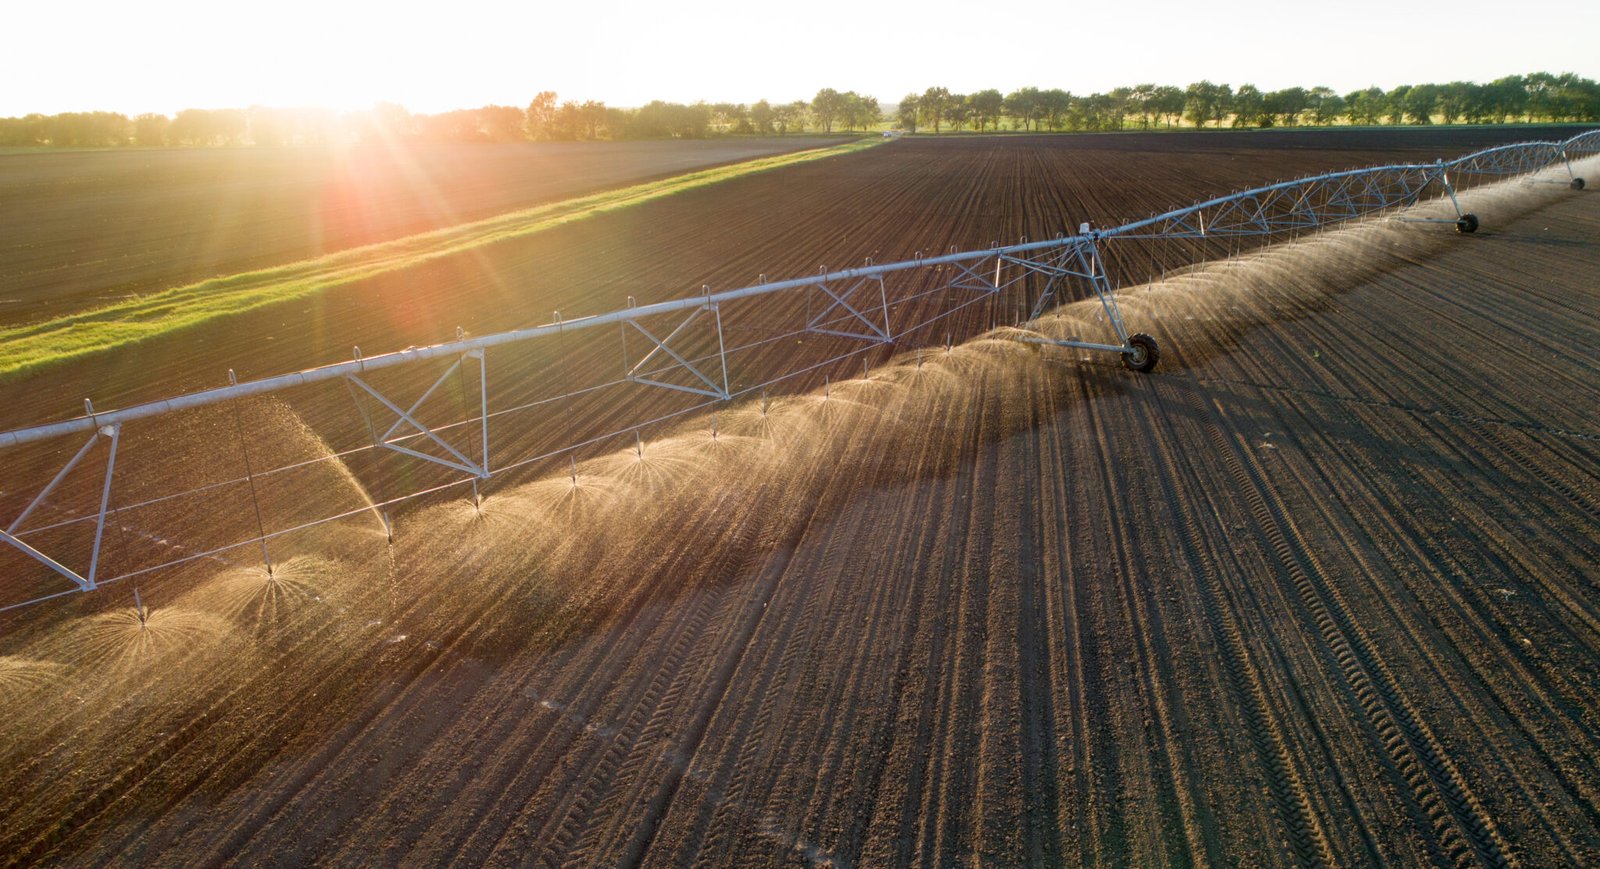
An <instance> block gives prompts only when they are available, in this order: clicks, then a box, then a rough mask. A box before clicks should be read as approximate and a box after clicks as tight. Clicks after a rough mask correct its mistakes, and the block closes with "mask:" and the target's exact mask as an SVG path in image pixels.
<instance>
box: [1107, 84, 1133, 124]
mask: <svg viewBox="0 0 1600 869" xmlns="http://www.w3.org/2000/svg"><path fill="white" fill-rule="evenodd" d="M1106 97H1107V99H1108V100H1109V102H1108V103H1107V105H1106V108H1107V113H1106V118H1107V126H1106V129H1108V130H1120V129H1122V127H1123V125H1124V124H1126V123H1127V120H1128V108H1129V104H1130V102H1131V101H1132V100H1133V88H1112V89H1111V91H1110V92H1109V93H1107V94H1106Z"/></svg>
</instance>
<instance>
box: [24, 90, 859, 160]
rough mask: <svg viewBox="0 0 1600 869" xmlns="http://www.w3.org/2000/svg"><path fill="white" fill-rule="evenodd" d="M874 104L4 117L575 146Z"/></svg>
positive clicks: (146, 136) (123, 137)
mask: <svg viewBox="0 0 1600 869" xmlns="http://www.w3.org/2000/svg"><path fill="white" fill-rule="evenodd" d="M882 119H883V111H882V109H880V108H879V106H878V101H877V99H875V98H873V97H870V96H862V95H860V94H858V93H856V92H855V91H845V92H843V93H840V92H839V91H836V90H833V89H831V88H824V89H823V90H821V91H818V92H817V95H816V97H815V98H814V99H812V100H810V101H809V102H808V101H806V100H796V101H794V102H789V103H771V102H768V101H767V100H761V101H759V102H756V103H753V104H749V105H746V104H744V103H704V102H700V103H693V104H688V105H685V104H682V103H669V102H663V101H660V100H656V101H653V102H650V103H647V104H646V105H644V106H641V107H639V108H636V109H621V108H615V107H612V106H607V105H606V104H605V103H603V102H596V101H592V100H589V101H583V102H577V101H572V100H567V101H560V100H558V98H557V96H556V94H555V93H554V92H552V91H543V92H541V93H539V94H538V95H537V96H536V97H534V98H533V100H532V101H531V102H530V103H529V104H528V105H527V106H526V107H522V108H519V107H516V106H497V105H490V106H483V107H481V108H476V109H460V110H457V111H451V112H443V113H440V114H435V115H422V114H417V115H414V114H412V113H410V112H408V111H406V109H405V108H403V107H401V106H398V105H394V104H392V103H380V104H378V105H377V106H374V107H373V108H372V109H370V110H366V111H360V112H350V113H345V114H337V113H334V112H331V111H327V110H322V109H275V108H265V107H260V106H256V107H252V108H249V109H185V110H183V111H181V112H178V113H177V115H176V116H174V117H168V116H166V115H163V114H154V113H152V114H142V115H137V116H134V117H131V118H130V117H128V116H127V115H123V114H118V113H115V112H67V113H63V114H57V115H42V114H34V115H27V116H25V117H20V118H0V146H30V145H31V146H41V145H55V146H62V147H78V148H86V147H88V148H103V147H116V146H128V145H133V146H144V147H165V146H176V147H227V146H238V145H256V146H263V147H275V146H284V145H320V144H327V143H331V142H335V141H352V140H354V141H375V140H380V139H384V140H402V141H423V142H523V141H535V142H552V141H555V142H559V141H567V142H575V141H594V140H601V139H667V138H685V139H702V138H706V137H709V136H715V135H750V136H774V135H776V136H783V135H788V134H790V133H801V132H806V131H814V132H823V133H833V132H839V131H844V132H854V131H864V130H869V129H871V128H873V127H874V126H877V125H878V124H880V123H881V122H882Z"/></svg>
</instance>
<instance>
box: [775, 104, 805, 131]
mask: <svg viewBox="0 0 1600 869" xmlns="http://www.w3.org/2000/svg"><path fill="white" fill-rule="evenodd" d="M810 110H811V109H810V105H809V104H808V103H806V101H805V100H795V101H794V102H792V103H785V104H783V105H781V106H773V107H772V122H773V124H775V125H776V126H777V127H778V135H780V136H786V135H788V134H789V131H790V130H797V131H800V132H805V128H806V114H807V113H808V112H809V111H810Z"/></svg>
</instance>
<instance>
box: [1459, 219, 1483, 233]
mask: <svg viewBox="0 0 1600 869" xmlns="http://www.w3.org/2000/svg"><path fill="white" fill-rule="evenodd" d="M1477 231H1478V215H1476V214H1463V215H1461V219H1460V220H1457V221H1456V232H1459V233H1461V234H1462V235H1467V234H1469V233H1473V232H1477Z"/></svg>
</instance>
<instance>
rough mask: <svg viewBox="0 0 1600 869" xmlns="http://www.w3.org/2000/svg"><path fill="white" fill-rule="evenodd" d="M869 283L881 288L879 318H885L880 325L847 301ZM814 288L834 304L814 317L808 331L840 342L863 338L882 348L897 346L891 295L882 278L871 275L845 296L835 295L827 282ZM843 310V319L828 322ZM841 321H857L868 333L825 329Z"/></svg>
mask: <svg viewBox="0 0 1600 869" xmlns="http://www.w3.org/2000/svg"><path fill="white" fill-rule="evenodd" d="M869 283H876V284H877V285H878V311H879V316H880V317H881V318H882V322H881V323H879V322H874V321H873V318H871V317H868V316H867V315H866V314H864V313H862V312H861V311H859V310H857V309H856V307H855V306H854V305H852V304H850V303H849V302H848V301H846V300H847V299H850V298H853V297H854V296H855V295H856V294H857V293H858V292H860V291H861V289H862V288H863V287H865V286H866V285H867V284H869ZM813 286H815V287H816V288H817V289H819V290H821V291H822V292H823V293H824V294H826V295H827V297H828V298H830V299H832V300H833V303H832V304H830V305H828V307H826V308H823V309H822V311H821V313H819V314H817V315H816V316H815V317H812V318H811V319H810V321H809V322H807V323H806V330H807V331H809V332H816V333H819V334H822V335H835V336H838V337H840V338H862V339H865V340H868V341H876V342H878V343H880V344H892V343H894V327H893V326H891V325H890V323H889V294H888V291H887V290H886V289H885V287H884V285H883V276H882V275H869V276H867V277H864V278H862V279H860V280H858V281H856V282H855V283H854V284H852V285H851V286H850V289H848V290H845V291H844V292H842V293H836V292H834V291H833V288H832V287H830V286H828V283H827V281H817V282H816V283H815V284H813ZM862 307H863V308H866V307H868V306H866V305H863V306H862ZM840 308H843V309H844V310H845V311H846V313H845V314H844V315H842V316H839V317H834V318H833V319H832V320H830V319H828V317H829V316H830V315H832V314H833V312H834V311H837V310H839V309H840ZM839 320H845V321H850V320H854V321H856V322H858V323H860V324H861V325H863V326H865V327H866V328H867V331H866V332H847V331H845V330H843V329H829V328H825V326H827V325H828V324H831V323H834V322H837V321H839Z"/></svg>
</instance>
